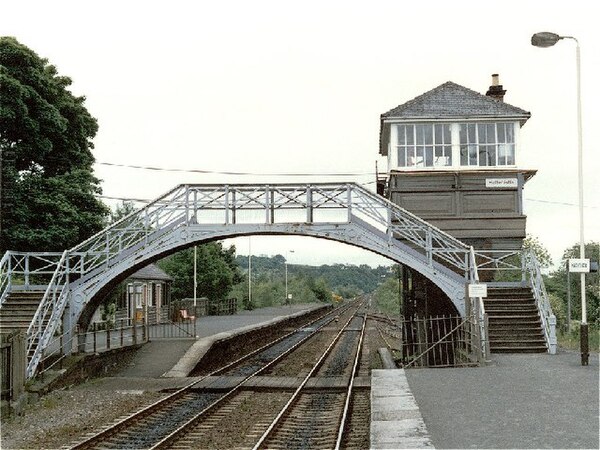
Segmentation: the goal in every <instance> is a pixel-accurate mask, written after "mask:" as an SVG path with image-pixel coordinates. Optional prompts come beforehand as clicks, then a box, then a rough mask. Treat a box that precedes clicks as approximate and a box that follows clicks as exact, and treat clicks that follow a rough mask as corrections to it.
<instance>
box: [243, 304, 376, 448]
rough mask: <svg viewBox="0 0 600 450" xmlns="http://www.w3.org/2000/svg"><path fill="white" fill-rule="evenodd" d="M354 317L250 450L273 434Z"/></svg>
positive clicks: (257, 446)
mask: <svg viewBox="0 0 600 450" xmlns="http://www.w3.org/2000/svg"><path fill="white" fill-rule="evenodd" d="M354 317H356V313H355V314H353V315H352V317H350V319H348V321H347V322H346V323H345V324H344V326H343V327H342V329H341V330H340V331H339V332H338V334H337V335H336V336H335V337H334V339H333V340H332V341H331V343H330V344H329V346H327V348H326V349H325V351H324V352H323V354H322V355H321V357H320V358H319V360H318V361H317V362H316V363H315V364H314V366H313V368H312V369H311V370H310V372H309V373H308V375H306V377H304V379H303V380H302V382H301V383H300V386H298V388H297V389H296V390H295V391H294V393H293V394H292V396H291V397H290V399H289V400H288V401H287V403H286V404H285V405H284V406H283V408H282V409H281V411H280V412H279V414H277V416H276V417H275V419H273V421H272V422H271V425H269V427H268V428H267V430H266V431H265V432H264V433H263V435H262V436H261V437H260V439H259V440H258V442H257V443H256V444H255V445H254V447H253V448H252V450H258V449H259V448H261V446H262V445H263V444H264V443H265V441H266V440H267V439H268V438H269V437H270V436H271V434H272V433H273V431H274V430H275V428H276V427H277V426H278V425H279V424H280V422H281V419H282V418H283V416H284V415H285V414H286V413H287V412H288V411H289V409H290V408H291V406H292V405H293V404H294V403H295V402H296V401H297V400H298V398H299V397H300V393H301V392H302V390H303V389H304V386H306V384H307V383H308V381H309V380H310V379H311V378H312V376H313V375H314V373H315V372H316V371H317V370H319V368H320V367H321V366H322V364H323V362H324V361H325V358H327V356H329V354H330V353H331V350H332V349H333V347H334V346H335V344H336V343H337V342H338V341H339V339H340V337H341V336H342V334H343V333H344V331H346V328H348V326H349V325H350V322H352V319H354ZM365 320H366V319H365Z"/></svg>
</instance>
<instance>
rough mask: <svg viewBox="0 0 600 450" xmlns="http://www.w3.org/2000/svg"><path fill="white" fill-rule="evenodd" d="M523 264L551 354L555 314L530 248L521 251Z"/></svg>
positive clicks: (553, 341) (554, 334)
mask: <svg viewBox="0 0 600 450" xmlns="http://www.w3.org/2000/svg"><path fill="white" fill-rule="evenodd" d="M523 262H524V264H523V266H524V268H525V272H526V273H527V275H528V278H529V281H530V282H531V289H532V291H533V296H534V297H535V301H536V304H537V307H538V311H539V314H540V318H541V319H542V329H543V330H544V337H545V338H546V345H547V346H548V353H550V354H551V355H554V354H556V346H557V342H556V316H555V315H554V312H553V311H552V306H550V300H549V299H548V294H547V293H546V286H545V285H544V279H543V278H542V272H541V270H540V264H539V262H538V260H537V258H536V256H535V253H534V252H533V251H531V250H526V251H524V252H523Z"/></svg>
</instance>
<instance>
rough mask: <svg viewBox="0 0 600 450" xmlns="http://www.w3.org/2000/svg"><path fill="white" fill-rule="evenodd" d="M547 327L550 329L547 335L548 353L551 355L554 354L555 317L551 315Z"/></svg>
mask: <svg viewBox="0 0 600 450" xmlns="http://www.w3.org/2000/svg"><path fill="white" fill-rule="evenodd" d="M548 326H549V327H550V333H549V335H548V353H550V354H551V355H555V354H556V316H555V315H554V314H552V315H551V316H550V317H548Z"/></svg>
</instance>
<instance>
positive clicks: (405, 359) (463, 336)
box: [385, 316, 483, 369]
mask: <svg viewBox="0 0 600 450" xmlns="http://www.w3.org/2000/svg"><path fill="white" fill-rule="evenodd" d="M478 327H479V325H478V323H477V321H476V320H475V317H474V316H466V317H460V316H439V317H418V318H413V319H410V320H409V319H406V318H404V317H403V316H401V317H400V320H399V321H394V324H393V325H392V324H388V325H387V327H386V329H385V332H386V334H388V335H390V336H392V337H393V338H394V340H395V345H394V350H395V360H396V363H397V364H398V366H400V367H403V368H405V369H406V368H413V367H461V366H476V365H479V364H480V363H482V362H483V355H482V352H481V343H480V334H479V328H478Z"/></svg>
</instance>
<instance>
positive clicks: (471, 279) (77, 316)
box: [0, 183, 553, 378]
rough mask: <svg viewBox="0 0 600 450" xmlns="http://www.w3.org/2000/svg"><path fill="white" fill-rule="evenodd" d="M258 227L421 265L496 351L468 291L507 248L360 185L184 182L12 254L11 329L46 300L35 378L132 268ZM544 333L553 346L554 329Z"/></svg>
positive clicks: (542, 300) (6, 280) (484, 344)
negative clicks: (496, 248) (60, 244)
mask: <svg viewBox="0 0 600 450" xmlns="http://www.w3.org/2000/svg"><path fill="white" fill-rule="evenodd" d="M257 234H268V235H275V234H280V235H303V236H313V237H318V238H324V239H330V240H335V241H339V242H343V243H347V244H350V245H354V246H357V247H361V248H364V249H367V250H370V251H373V252H375V253H378V254H381V255H383V256H386V257H388V258H390V259H392V260H394V261H396V262H398V263H401V264H404V265H406V266H408V267H411V268H412V269H414V270H416V271H418V272H420V273H422V274H423V275H425V276H426V277H427V278H428V279H429V280H431V281H432V282H433V283H435V284H436V285H437V286H438V287H439V288H440V289H441V290H442V291H443V292H444V293H445V294H446V295H447V296H448V298H449V299H450V300H451V301H452V302H453V304H454V306H455V307H456V309H457V311H458V312H459V314H460V315H462V316H466V315H471V316H473V317H474V318H475V321H476V324H477V325H476V326H477V327H478V330H479V332H478V336H479V341H478V344H477V347H478V349H479V352H480V356H481V357H483V358H485V355H487V353H488V351H489V344H488V339H487V328H486V323H487V317H486V315H485V306H484V303H483V299H482V298H477V297H475V298H471V297H468V295H467V289H466V286H467V284H469V283H479V275H478V270H497V269H498V267H500V266H503V265H506V264H505V262H506V261H508V260H509V258H508V257H507V255H491V256H490V255H489V254H483V253H478V252H475V251H474V250H473V248H471V247H468V246H467V245H465V244H464V243H462V242H461V241H459V240H457V239H455V238H453V237H452V236H450V235H449V234H447V233H445V232H443V231H441V230H439V229H437V228H436V227H434V226H432V225H431V224H429V223H427V222H425V221H424V220H422V219H420V218H419V217H417V216H415V215H414V214H411V213H410V212H408V211H406V210H404V209H402V208H400V207H398V206H397V205H395V204H394V203H391V202H390V201H388V200H386V199H385V198H383V197H381V196H379V195H377V194H375V193H373V192H371V191H369V190H367V189H365V188H364V187H361V186H359V185H357V184H354V183H314V184H269V185H254V184H235V185H233V184H229V185H205V184H185V185H179V186H177V187H175V188H174V189H172V190H171V191H169V192H167V193H166V194H164V195H162V196H161V197H159V198H158V199H156V200H154V201H153V202H151V203H149V204H148V205H146V206H145V207H143V208H141V209H139V210H137V211H135V212H134V213H132V214H130V215H129V216H127V217H124V218H123V219H121V220H120V221H118V222H116V223H115V224H113V225H111V226H109V227H108V228H106V229H104V230H102V231H101V232H100V233H98V234H96V235H95V236H92V237H91V238H89V239H88V240H86V241H84V242H82V243H81V244H79V245H77V246H75V247H73V248H71V249H69V250H66V251H64V252H62V253H43V252H31V253H19V252H11V251H8V252H7V253H6V254H5V255H4V256H3V257H2V260H1V261H0V321H1V325H2V328H3V329H7V328H12V324H13V321H12V319H11V317H13V313H11V312H10V311H13V312H14V310H15V307H14V305H15V304H19V303H20V302H19V301H18V300H19V299H20V298H21V299H22V298H28V299H30V300H31V299H32V298H35V294H32V293H35V292H37V293H39V294H38V297H37V299H39V303H37V306H36V305H34V307H30V309H29V311H30V316H29V317H30V319H29V318H27V319H25V323H23V321H21V324H22V326H23V328H24V329H25V328H26V333H27V345H28V364H27V376H28V377H29V378H31V377H33V376H34V375H35V373H36V370H37V368H38V365H39V364H40V361H41V360H42V358H43V357H44V350H45V349H46V348H47V347H48V346H49V343H50V342H51V340H52V339H53V338H55V336H56V335H60V336H61V342H63V343H64V344H63V349H62V351H63V352H64V353H65V354H66V353H69V352H71V350H72V349H73V338H74V332H75V327H76V325H77V324H83V325H84V326H85V325H86V323H87V321H89V318H90V316H91V314H92V313H93V311H94V310H95V307H96V306H98V304H100V302H101V301H102V299H103V297H104V295H105V294H106V293H108V292H109V291H110V289H112V287H113V286H114V285H115V284H116V283H117V282H119V281H121V280H123V279H125V278H126V277H127V276H128V275H129V274H131V273H133V272H134V271H136V270H138V269H139V268H141V267H143V266H145V265H147V264H149V263H151V262H153V261H156V260H158V259H160V258H162V257H164V256H166V255H168V254H171V253H174V252H176V251H178V250H181V249H183V248H186V247H190V246H193V245H195V244H197V243H201V242H208V241H212V240H219V239H225V238H229V237H235V236H244V235H257ZM509 256H510V255H509ZM528 261H530V266H531V267H530V270H529V271H530V272H531V274H532V275H531V276H530V278H529V281H527V283H529V285H530V286H531V287H532V289H533V292H534V294H535V295H537V297H536V299H537V300H536V302H537V304H538V311H540V315H542V314H543V315H545V316H544V318H542V322H543V323H544V324H547V325H548V326H547V328H548V330H550V328H551V320H552V319H551V318H552V317H553V316H552V312H551V310H550V309H549V307H547V306H546V304H547V297H545V291H543V283H542V285H541V287H540V285H539V281H541V275H540V279H539V280H537V281H538V284H537V285H536V284H535V282H536V280H534V278H535V276H536V274H535V267H534V266H535V262H534V261H533V260H531V258H529V260H528ZM532 271H533V272H532ZM538 273H539V269H538ZM21 305H24V303H22V302H21ZM540 305H543V306H540ZM16 309H17V310H18V309H19V307H17V308H16ZM21 309H23V308H21ZM34 309H35V311H33V310H34ZM26 324H27V326H26V327H25V325H26ZM544 326H545V325H544ZM544 333H545V336H546V342H547V348H548V349H550V350H551V347H552V346H551V344H549V343H550V341H551V334H552V333H551V331H548V332H544Z"/></svg>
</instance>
